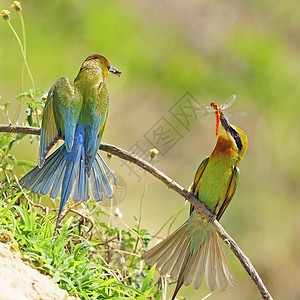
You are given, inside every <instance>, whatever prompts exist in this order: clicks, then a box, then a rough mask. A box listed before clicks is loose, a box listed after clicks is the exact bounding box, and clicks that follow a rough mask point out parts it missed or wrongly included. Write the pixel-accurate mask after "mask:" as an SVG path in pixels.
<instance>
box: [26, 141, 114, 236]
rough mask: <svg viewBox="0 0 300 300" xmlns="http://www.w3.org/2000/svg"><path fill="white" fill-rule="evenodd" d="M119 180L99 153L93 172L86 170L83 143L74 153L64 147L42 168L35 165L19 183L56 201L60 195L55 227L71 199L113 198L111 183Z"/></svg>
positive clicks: (74, 149)
mask: <svg viewBox="0 0 300 300" xmlns="http://www.w3.org/2000/svg"><path fill="white" fill-rule="evenodd" d="M116 181H117V179H116V177H115V175H114V174H113V173H112V172H111V170H110V169H109V167H108V166H107V164H106V163H105V161H104V160H103V158H102V157H101V155H100V154H99V153H97V155H96V157H95V160H94V162H93V164H92V168H91V173H90V175H89V176H88V174H87V171H86V163H85V153H84V147H83V144H82V143H80V144H79V145H76V144H74V145H73V148H72V150H71V152H67V150H66V147H65V145H64V144H63V145H62V146H61V147H59V148H58V149H57V150H56V151H55V152H54V153H52V154H51V155H50V156H49V157H48V158H47V159H46V161H45V163H44V165H43V166H42V167H41V168H39V167H38V166H36V167H35V168H34V169H32V170H31V171H30V172H29V173H27V174H26V175H25V176H24V177H22V178H21V179H20V184H21V185H22V186H23V187H24V188H26V189H30V188H31V191H32V192H33V193H39V194H42V195H46V194H48V193H49V195H50V197H51V198H53V199H56V198H57V197H58V195H59V193H61V200H60V207H59V213H58V217H57V222H56V226H55V231H54V234H55V232H56V229H57V226H58V224H59V221H60V217H61V213H62V210H63V208H64V206H65V204H66V202H67V200H68V199H69V197H70V196H71V197H72V199H73V200H74V201H87V200H88V198H89V197H90V196H91V198H93V199H94V200H95V201H100V200H102V199H103V198H104V197H106V198H112V197H113V188H112V185H111V184H112V182H113V183H114V184H116Z"/></svg>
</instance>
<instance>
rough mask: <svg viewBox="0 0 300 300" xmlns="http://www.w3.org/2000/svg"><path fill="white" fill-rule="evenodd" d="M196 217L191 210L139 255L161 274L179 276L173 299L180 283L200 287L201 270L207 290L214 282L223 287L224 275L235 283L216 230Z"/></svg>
mask: <svg viewBox="0 0 300 300" xmlns="http://www.w3.org/2000/svg"><path fill="white" fill-rule="evenodd" d="M199 218H201V217H200V216H196V213H195V212H193V213H192V214H191V216H190V218H189V220H188V221H187V222H186V223H184V224H183V225H182V226H181V227H179V228H178V229H177V230H176V231H175V232H173V233H172V234H171V235H170V236H168V237H167V238H166V239H164V240H163V241H162V242H161V243H159V244H158V245H156V246H155V247H153V248H152V249H150V250H149V251H147V252H146V253H144V254H143V255H142V258H143V259H145V261H146V263H147V264H148V265H154V264H155V263H156V268H157V269H158V271H159V272H160V274H161V275H166V274H170V277H171V278H172V279H174V280H175V279H177V278H178V281H177V285H176V288H175V291H174V294H173V297H172V299H175V296H176V294H177V293H178V291H179V289H180V288H181V286H182V285H183V284H184V285H190V284H191V283H192V284H193V288H194V289H198V288H200V286H201V283H202V279H203V277H204V273H205V277H206V284H207V287H208V289H209V290H210V291H213V290H214V289H215V287H216V286H218V288H219V289H220V290H225V289H226V287H227V283H226V279H227V280H228V282H229V283H230V285H232V286H236V285H237V280H236V277H235V275H234V273H233V271H232V269H231V267H230V265H229V262H228V260H227V258H226V255H225V252H224V250H223V248H222V245H221V242H220V238H219V235H218V233H217V232H216V231H215V230H214V228H213V227H212V226H211V224H210V223H207V222H205V221H204V220H201V219H199Z"/></svg>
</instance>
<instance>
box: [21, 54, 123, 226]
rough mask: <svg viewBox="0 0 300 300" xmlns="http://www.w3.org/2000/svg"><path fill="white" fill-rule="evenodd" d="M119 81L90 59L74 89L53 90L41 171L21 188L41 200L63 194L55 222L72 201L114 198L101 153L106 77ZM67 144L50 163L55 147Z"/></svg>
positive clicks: (59, 84)
mask: <svg viewBox="0 0 300 300" xmlns="http://www.w3.org/2000/svg"><path fill="white" fill-rule="evenodd" d="M109 72H110V73H113V74H117V75H120V74H121V72H120V71H118V70H117V69H116V68H114V67H113V66H111V65H110V64H109V62H108V60H107V59H106V58H105V57H104V56H102V55H99V54H93V55H90V56H88V57H87V58H86V59H85V61H84V62H83V63H82V66H81V68H80V70H79V73H78V75H77V77H76V78H75V80H74V83H71V82H70V81H69V79H68V78H66V77H61V78H59V79H58V80H57V81H56V82H55V83H54V84H53V86H52V87H51V89H50V91H49V93H48V97H47V102H46V105H45V109H44V113H43V118H42V127H41V138H40V149H39V165H38V166H37V167H35V168H34V169H33V170H31V171H30V172H29V173H28V174H26V175H25V176H24V177H23V178H22V179H21V180H20V183H21V185H22V186H23V187H24V188H27V189H28V188H31V190H32V192H34V193H40V194H42V195H45V194H47V193H48V192H50V197H51V198H53V199H55V198H57V197H58V195H59V193H60V192H61V200H60V207H59V213H58V217H57V222H56V226H55V231H56V228H57V225H58V223H59V221H60V217H61V213H62V210H63V208H64V206H65V204H66V202H67V200H68V199H69V197H70V196H72V198H73V200H74V201H86V200H87V199H88V198H89V196H90V195H91V196H92V197H93V198H94V200H96V201H99V200H102V199H103V194H105V196H106V197H107V198H111V197H112V196H113V190H112V187H111V183H110V181H109V178H113V179H115V178H114V175H113V174H112V172H111V171H110V169H109V168H108V166H107V165H106V163H105V161H104V160H103V158H102V157H101V155H100V154H99V153H98V149H99V146H100V143H101V138H102V135H103V131H104V127H105V123H106V120H107V114H108V105H109V94H108V89H107V87H106V83H105V81H106V78H107V76H108V73H109ZM59 139H63V140H64V141H65V142H64V144H63V145H62V146H60V147H59V148H58V149H57V150H56V151H55V152H54V153H52V154H51V155H50V156H49V157H48V158H46V156H47V154H48V152H49V151H50V149H51V148H52V147H53V145H54V144H55V143H56V142H57V141H58V140H59Z"/></svg>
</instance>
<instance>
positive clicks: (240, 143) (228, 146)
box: [214, 111, 248, 161]
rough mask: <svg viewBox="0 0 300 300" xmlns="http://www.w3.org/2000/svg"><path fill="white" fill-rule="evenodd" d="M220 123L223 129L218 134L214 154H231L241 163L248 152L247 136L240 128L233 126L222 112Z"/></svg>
mask: <svg viewBox="0 0 300 300" xmlns="http://www.w3.org/2000/svg"><path fill="white" fill-rule="evenodd" d="M220 121H221V122H220V123H221V124H220V127H221V128H220V130H219V133H218V141H217V145H216V147H215V150H214V152H215V153H214V154H215V155H218V154H229V155H230V156H232V157H236V158H237V159H238V161H240V160H241V159H242V158H243V156H244V155H245V152H246V150H247V145H248V139H247V136H246V134H245V133H244V132H243V131H242V130H241V129H240V128H238V127H237V126H234V125H231V124H230V123H229V121H228V119H227V117H226V116H225V114H224V113H223V112H222V111H221V114H220Z"/></svg>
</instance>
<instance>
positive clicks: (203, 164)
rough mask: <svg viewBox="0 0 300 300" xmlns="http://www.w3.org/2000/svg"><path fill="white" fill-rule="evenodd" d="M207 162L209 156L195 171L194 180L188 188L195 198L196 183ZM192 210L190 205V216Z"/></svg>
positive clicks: (192, 207)
mask: <svg viewBox="0 0 300 300" xmlns="http://www.w3.org/2000/svg"><path fill="white" fill-rule="evenodd" d="M208 161H209V156H208V157H206V158H205V159H204V160H203V161H202V163H201V164H200V166H199V167H198V169H197V171H196V174H195V178H194V182H193V183H192V185H191V187H190V191H191V192H192V193H193V194H194V195H195V196H196V197H197V193H198V192H197V191H196V188H197V186H198V183H199V180H200V178H201V176H202V174H203V172H204V170H205V168H206V166H207V164H208ZM193 210H194V206H193V205H191V206H190V214H191V213H192V212H193Z"/></svg>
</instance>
